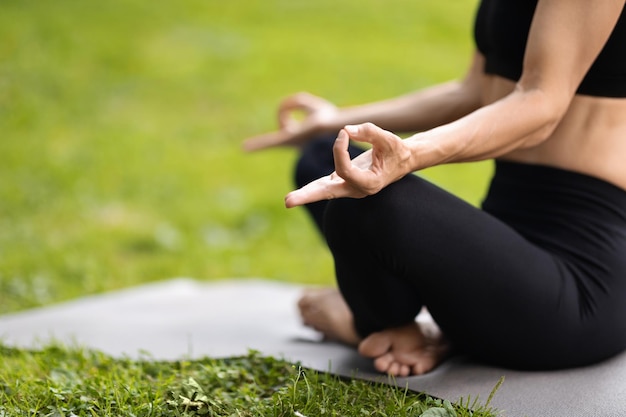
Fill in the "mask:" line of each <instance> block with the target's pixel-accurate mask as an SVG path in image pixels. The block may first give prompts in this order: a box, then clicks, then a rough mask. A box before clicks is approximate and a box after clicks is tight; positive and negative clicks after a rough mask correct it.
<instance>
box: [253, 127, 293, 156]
mask: <svg viewBox="0 0 626 417" xmlns="http://www.w3.org/2000/svg"><path fill="white" fill-rule="evenodd" d="M288 136H289V133H287V132H285V131H283V130H278V131H275V132H270V133H264V134H262V135H257V136H253V137H251V138H248V139H246V140H245V141H244V142H243V145H242V148H243V150H244V151H246V152H254V151H259V150H261V149H265V148H271V147H273V146H278V145H281V144H283V143H285V142H287V140H288V139H289V138H288Z"/></svg>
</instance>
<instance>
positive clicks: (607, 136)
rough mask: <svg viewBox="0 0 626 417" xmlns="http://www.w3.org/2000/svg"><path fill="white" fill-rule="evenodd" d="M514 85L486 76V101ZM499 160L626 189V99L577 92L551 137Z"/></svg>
mask: <svg viewBox="0 0 626 417" xmlns="http://www.w3.org/2000/svg"><path fill="white" fill-rule="evenodd" d="M514 86H515V84H514V83H513V82H511V81H509V80H507V79H504V78H501V77H497V76H492V75H486V76H484V80H483V87H484V88H483V91H484V95H483V102H484V103H485V104H489V103H492V102H494V101H496V100H498V99H500V98H502V97H504V96H506V95H507V94H509V93H510V92H511V91H512V90H513V88H514ZM499 159H502V160H507V161H514V162H521V163H528V164H541V165H548V166H553V167H557V168H562V169H567V170H570V171H575V172H580V173H583V174H587V175H591V176H594V177H597V178H600V179H603V180H605V181H607V182H610V183H612V184H614V185H617V186H618V187H621V188H622V189H624V190H626V98H606V97H592V96H585V95H576V96H575V97H574V99H573V100H572V102H571V104H570V106H569V109H568V110H567V112H566V114H565V116H564V117H563V119H562V120H561V122H560V123H559V125H558V126H557V127H556V129H555V130H554V131H553V132H552V134H551V135H550V137H549V138H548V139H546V140H545V141H544V142H542V143H541V144H539V145H537V146H534V147H530V148H524V149H517V150H515V151H512V152H510V153H508V154H505V155H502V156H501V157H499Z"/></svg>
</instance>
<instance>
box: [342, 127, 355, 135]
mask: <svg viewBox="0 0 626 417" xmlns="http://www.w3.org/2000/svg"><path fill="white" fill-rule="evenodd" d="M344 129H345V130H346V132H348V133H349V134H351V135H355V134H357V133H358V131H359V128H358V127H357V126H353V125H347V126H346V127H344Z"/></svg>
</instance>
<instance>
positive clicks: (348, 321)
mask: <svg viewBox="0 0 626 417" xmlns="http://www.w3.org/2000/svg"><path fill="white" fill-rule="evenodd" d="M298 308H299V309H300V316H301V317H302V322H303V323H304V325H306V326H309V327H312V328H313V329H315V330H317V331H318V332H321V333H322V334H323V335H324V337H325V338H327V339H332V340H336V341H338V342H341V343H345V344H347V345H351V346H358V344H359V343H360V342H361V338H360V337H359V335H358V334H357V332H356V330H355V329H354V320H353V318H352V312H351V311H350V309H349V308H348V305H347V304H346V302H345V301H344V299H343V297H342V295H341V293H339V290H337V289H336V288H318V289H310V290H307V291H306V292H305V293H304V294H303V295H302V297H301V298H300V300H299V301H298Z"/></svg>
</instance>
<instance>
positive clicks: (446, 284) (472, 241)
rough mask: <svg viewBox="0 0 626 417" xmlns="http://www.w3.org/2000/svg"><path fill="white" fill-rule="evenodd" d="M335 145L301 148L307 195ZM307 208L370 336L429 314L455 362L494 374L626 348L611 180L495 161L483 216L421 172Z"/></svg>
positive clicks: (622, 198)
mask: <svg viewBox="0 0 626 417" xmlns="http://www.w3.org/2000/svg"><path fill="white" fill-rule="evenodd" d="M333 139H334V138H332V137H329V138H323V139H319V140H316V141H313V142H311V143H310V144H309V146H308V147H307V148H306V149H305V150H304V151H303V153H302V157H301V159H300V161H299V163H298V166H297V169H296V182H297V185H298V186H301V185H303V184H305V183H307V182H309V181H311V180H313V179H315V178H318V177H320V176H323V175H327V174H328V173H329V172H331V171H332V170H333V159H332V142H333ZM359 152H360V150H359V149H358V148H354V147H353V148H351V153H352V154H353V155H356V154H358V153H359ZM307 208H308V209H309V211H310V213H311V215H312V217H313V219H314V220H315V222H316V224H317V225H318V226H319V227H320V230H321V231H322V232H323V235H324V236H325V238H326V241H327V243H328V246H329V248H330V250H331V252H332V254H333V257H334V261H335V270H336V277H337V282H338V285H339V289H340V291H341V293H342V294H343V296H344V298H345V299H346V302H347V303H348V305H349V306H350V308H351V310H352V312H353V314H354V318H355V326H356V330H357V331H358V333H359V334H360V335H361V336H367V335H368V334H370V333H372V332H376V331H380V330H382V329H386V328H390V327H395V326H400V325H404V324H407V323H410V322H411V321H413V320H414V319H415V316H416V315H417V313H418V312H419V311H420V309H421V308H422V307H423V306H426V307H428V310H429V311H430V313H431V314H432V316H433V318H434V319H435V321H436V322H437V323H438V325H439V326H440V327H441V329H442V330H443V332H444V334H445V335H446V336H447V338H448V339H449V340H450V341H451V342H452V345H453V346H454V348H455V349H456V350H457V351H460V352H463V353H466V354H469V355H472V356H473V357H475V358H476V359H478V360H481V361H483V362H487V363H491V364H495V365H501V366H507V367H513V368H522V369H554V368H563V367H572V366H581V365H585V364H590V363H593V362H597V361H599V360H602V359H605V358H608V357H610V356H612V355H614V354H616V353H618V352H620V351H622V350H623V349H624V348H626V192H624V191H623V190H621V189H620V188H618V187H615V186H613V185H611V184H609V183H606V182H604V181H601V180H599V179H596V178H593V177H589V176H586V175H582V174H578V173H574V172H570V171H563V170H559V169H556V168H551V167H546V166H535V165H533V166H531V165H526V164H516V163H511V162H502V161H498V162H496V172H495V175H494V178H493V180H492V183H491V186H490V189H489V193H488V195H487V197H486V199H485V201H484V203H483V209H482V210H481V209H478V208H476V207H473V206H471V205H470V204H468V203H466V202H464V201H462V200H460V199H459V198H457V197H455V196H453V195H451V194H449V193H447V192H446V191H444V190H442V189H440V188H438V187H436V186H434V185H432V184H431V183H429V182H427V181H425V180H423V179H421V178H419V177H418V176H415V175H408V176H406V177H405V178H403V179H401V180H400V181H397V182H396V183H394V184H391V185H390V186H388V187H386V188H385V189H383V190H382V191H381V192H379V193H378V194H376V195H373V196H370V197H366V198H363V199H338V200H333V201H329V202H320V203H315V204H313V205H310V206H309V207H307Z"/></svg>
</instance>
